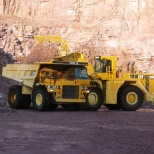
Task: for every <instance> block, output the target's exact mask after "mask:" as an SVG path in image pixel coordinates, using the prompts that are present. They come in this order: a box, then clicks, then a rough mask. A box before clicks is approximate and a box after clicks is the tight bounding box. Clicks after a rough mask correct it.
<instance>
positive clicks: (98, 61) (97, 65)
mask: <svg viewBox="0 0 154 154" xmlns="http://www.w3.org/2000/svg"><path fill="white" fill-rule="evenodd" d="M101 68H102V66H101V62H100V59H95V67H94V69H95V72H101V70H102V69H101Z"/></svg>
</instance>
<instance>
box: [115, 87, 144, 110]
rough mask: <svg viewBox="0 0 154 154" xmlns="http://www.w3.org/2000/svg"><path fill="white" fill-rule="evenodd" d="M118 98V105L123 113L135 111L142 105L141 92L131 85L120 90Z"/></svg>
mask: <svg viewBox="0 0 154 154" xmlns="http://www.w3.org/2000/svg"><path fill="white" fill-rule="evenodd" d="M118 97H119V98H118V100H119V103H120V105H121V107H122V109H123V110H125V111H136V110H137V109H139V108H140V107H141V105H142V103H143V94H142V91H141V90H140V89H139V88H138V87H136V86H133V85H129V86H125V87H124V88H122V89H121V91H120V93H119V96H118Z"/></svg>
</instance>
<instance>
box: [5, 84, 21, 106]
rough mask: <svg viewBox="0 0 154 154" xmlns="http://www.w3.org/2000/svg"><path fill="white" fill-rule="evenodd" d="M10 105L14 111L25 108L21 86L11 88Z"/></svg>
mask: <svg viewBox="0 0 154 154" xmlns="http://www.w3.org/2000/svg"><path fill="white" fill-rule="evenodd" d="M8 103H9V106H10V108H12V109H22V108H23V104H22V103H23V97H22V94H21V86H16V85H14V86H11V87H10V89H9V94H8Z"/></svg>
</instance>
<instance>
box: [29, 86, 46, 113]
mask: <svg viewBox="0 0 154 154" xmlns="http://www.w3.org/2000/svg"><path fill="white" fill-rule="evenodd" d="M47 100H48V92H47V90H46V88H45V87H43V86H36V87H34V90H33V94H32V102H33V106H34V109H35V110H36V111H44V110H46V109H47Z"/></svg>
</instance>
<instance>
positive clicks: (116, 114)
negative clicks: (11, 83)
mask: <svg viewBox="0 0 154 154" xmlns="http://www.w3.org/2000/svg"><path fill="white" fill-rule="evenodd" d="M0 117H1V120H0V121H1V125H0V132H1V133H0V153H1V154H10V153H24V154H35V153H36V154H38V153H44V154H45V153H53V154H56V153H57V154H65V153H67V154H79V153H83V154H86V153H89V154H90V153H92V154H130V153H133V154H153V153H154V146H153V143H154V129H153V128H154V120H153V119H154V110H153V109H140V110H138V111H136V112H124V111H109V110H106V109H101V110H99V111H97V112H86V111H79V112H68V111H65V110H62V109H57V111H49V112H37V111H34V110H33V109H30V110H12V109H10V108H8V107H3V108H2V107H0Z"/></svg>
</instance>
